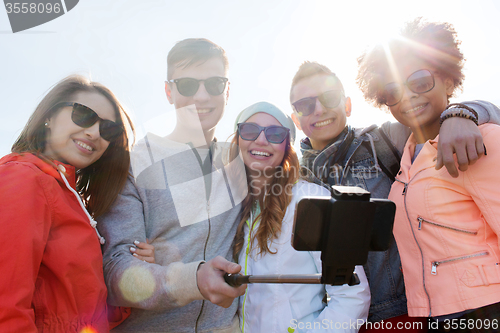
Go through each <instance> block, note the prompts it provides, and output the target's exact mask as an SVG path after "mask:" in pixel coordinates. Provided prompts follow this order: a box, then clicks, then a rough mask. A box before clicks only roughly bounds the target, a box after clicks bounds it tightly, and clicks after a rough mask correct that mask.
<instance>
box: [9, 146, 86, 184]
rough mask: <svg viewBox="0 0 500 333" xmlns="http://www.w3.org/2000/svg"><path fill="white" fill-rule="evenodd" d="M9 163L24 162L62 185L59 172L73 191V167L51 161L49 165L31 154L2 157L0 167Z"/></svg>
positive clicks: (74, 177)
mask: <svg viewBox="0 0 500 333" xmlns="http://www.w3.org/2000/svg"><path fill="white" fill-rule="evenodd" d="M9 162H25V163H30V164H33V165H35V166H36V167H37V168H38V169H40V170H41V171H42V172H44V173H46V174H48V175H50V176H52V177H54V178H55V179H57V181H58V182H60V183H61V184H62V185H64V181H63V179H62V178H61V175H60V174H59V172H58V170H61V171H62V172H63V173H64V175H65V176H66V179H67V180H68V183H69V184H70V185H71V187H72V188H73V189H75V186H76V176H75V167H74V166H72V165H70V164H64V163H61V162H59V161H56V160H51V162H52V163H49V162H48V161H46V160H43V159H41V158H40V157H38V156H36V155H35V154H33V153H12V154H9V155H5V156H4V157H2V159H0V165H2V164H6V163H9ZM64 186H65V185H64Z"/></svg>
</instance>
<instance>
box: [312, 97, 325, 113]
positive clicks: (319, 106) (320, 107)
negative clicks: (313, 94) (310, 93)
mask: <svg viewBox="0 0 500 333" xmlns="http://www.w3.org/2000/svg"><path fill="white" fill-rule="evenodd" d="M325 112H326V108H325V107H324V106H323V104H321V102H320V101H319V99H318V98H316V104H315V105H314V115H316V116H320V115H322V114H323V113H325Z"/></svg>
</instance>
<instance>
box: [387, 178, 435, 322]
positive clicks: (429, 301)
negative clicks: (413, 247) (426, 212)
mask: <svg viewBox="0 0 500 333" xmlns="http://www.w3.org/2000/svg"><path fill="white" fill-rule="evenodd" d="M423 170H425V169H422V170H420V171H419V172H417V173H416V174H415V175H414V176H413V178H412V179H410V181H409V182H408V183H405V182H403V181H401V180H399V179H397V178H396V179H395V180H396V181H397V182H400V183H401V184H403V185H404V188H403V193H401V195H403V196H404V199H403V201H404V207H405V213H406V218H407V219H408V223H409V224H410V229H411V233H412V235H413V239H414V240H415V243H416V244H417V246H418V250H419V251H420V257H421V259H422V282H423V287H424V291H425V295H426V296H427V301H428V303H429V317H431V313H432V310H431V298H430V296H429V292H428V291H427V288H426V287H425V274H424V273H425V270H424V254H423V253H422V248H421V247H420V244H419V243H418V240H417V237H416V235H415V230H413V225H412V224H411V220H410V215H409V214H408V207H407V205H406V194H407V192H408V185H410V183H411V182H412V180H413V179H415V176H417V175H418V174H419V173H420V172H422V171H423Z"/></svg>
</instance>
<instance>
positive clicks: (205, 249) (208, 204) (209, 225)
mask: <svg viewBox="0 0 500 333" xmlns="http://www.w3.org/2000/svg"><path fill="white" fill-rule="evenodd" d="M207 216H208V234H207V239H206V240H205V247H204V248H203V261H205V260H207V259H206V258H207V245H208V239H209V238H210V231H211V224H210V199H208V200H207ZM204 307H205V300H202V301H201V309H200V313H198V317H197V318H196V324H195V327H194V331H195V332H198V323H199V321H200V318H201V314H202V312H203V308H204Z"/></svg>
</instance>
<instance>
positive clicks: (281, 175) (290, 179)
mask: <svg viewBox="0 0 500 333" xmlns="http://www.w3.org/2000/svg"><path fill="white" fill-rule="evenodd" d="M286 140H287V141H286V150H285V155H284V157H283V161H282V162H281V164H280V165H279V166H278V167H276V170H275V172H274V177H273V180H272V181H271V183H270V184H269V186H268V187H267V189H266V193H265V196H264V198H265V200H264V203H263V207H261V212H260V214H259V215H257V216H256V217H254V221H252V222H255V221H257V220H258V219H260V225H259V228H258V229H257V230H256V232H255V233H254V234H253V235H252V238H251V241H250V242H251V243H250V244H253V242H254V241H255V239H257V242H258V249H259V251H258V254H266V253H276V252H272V251H271V250H270V249H269V241H273V240H274V239H277V238H278V237H279V235H280V233H281V223H282V221H283V217H284V216H285V212H286V209H287V207H288V205H289V204H290V202H291V200H292V193H291V188H292V186H293V185H294V184H295V183H296V182H297V180H298V179H299V168H300V165H299V159H298V157H297V154H296V153H295V150H294V149H293V146H292V145H291V143H290V137H288V138H287V139H286ZM238 144H239V136H238V134H237V133H236V134H235V136H234V138H233V140H232V141H231V146H230V159H231V160H233V159H234V158H236V157H237V155H238V154H239V147H238ZM245 170H246V174H247V185H248V186H249V185H250V182H251V178H250V176H249V175H250V172H249V169H248V167H247V166H245ZM249 187H250V186H249ZM275 187H278V188H279V189H280V194H279V195H275V194H274V193H273V188H275ZM288 189H289V190H288ZM255 199H256V198H255V196H254V195H253V194H252V193H251V191H250V188H249V191H248V194H247V196H246V198H245V199H244V200H243V203H242V209H241V215H240V222H239V224H238V228H237V230H236V236H235V238H234V247H233V256H234V258H235V259H237V258H238V254H239V252H240V251H241V249H242V248H243V243H244V235H245V232H244V230H245V223H246V221H247V220H248V219H249V218H250V212H251V210H252V206H253V202H254V201H255Z"/></svg>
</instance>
